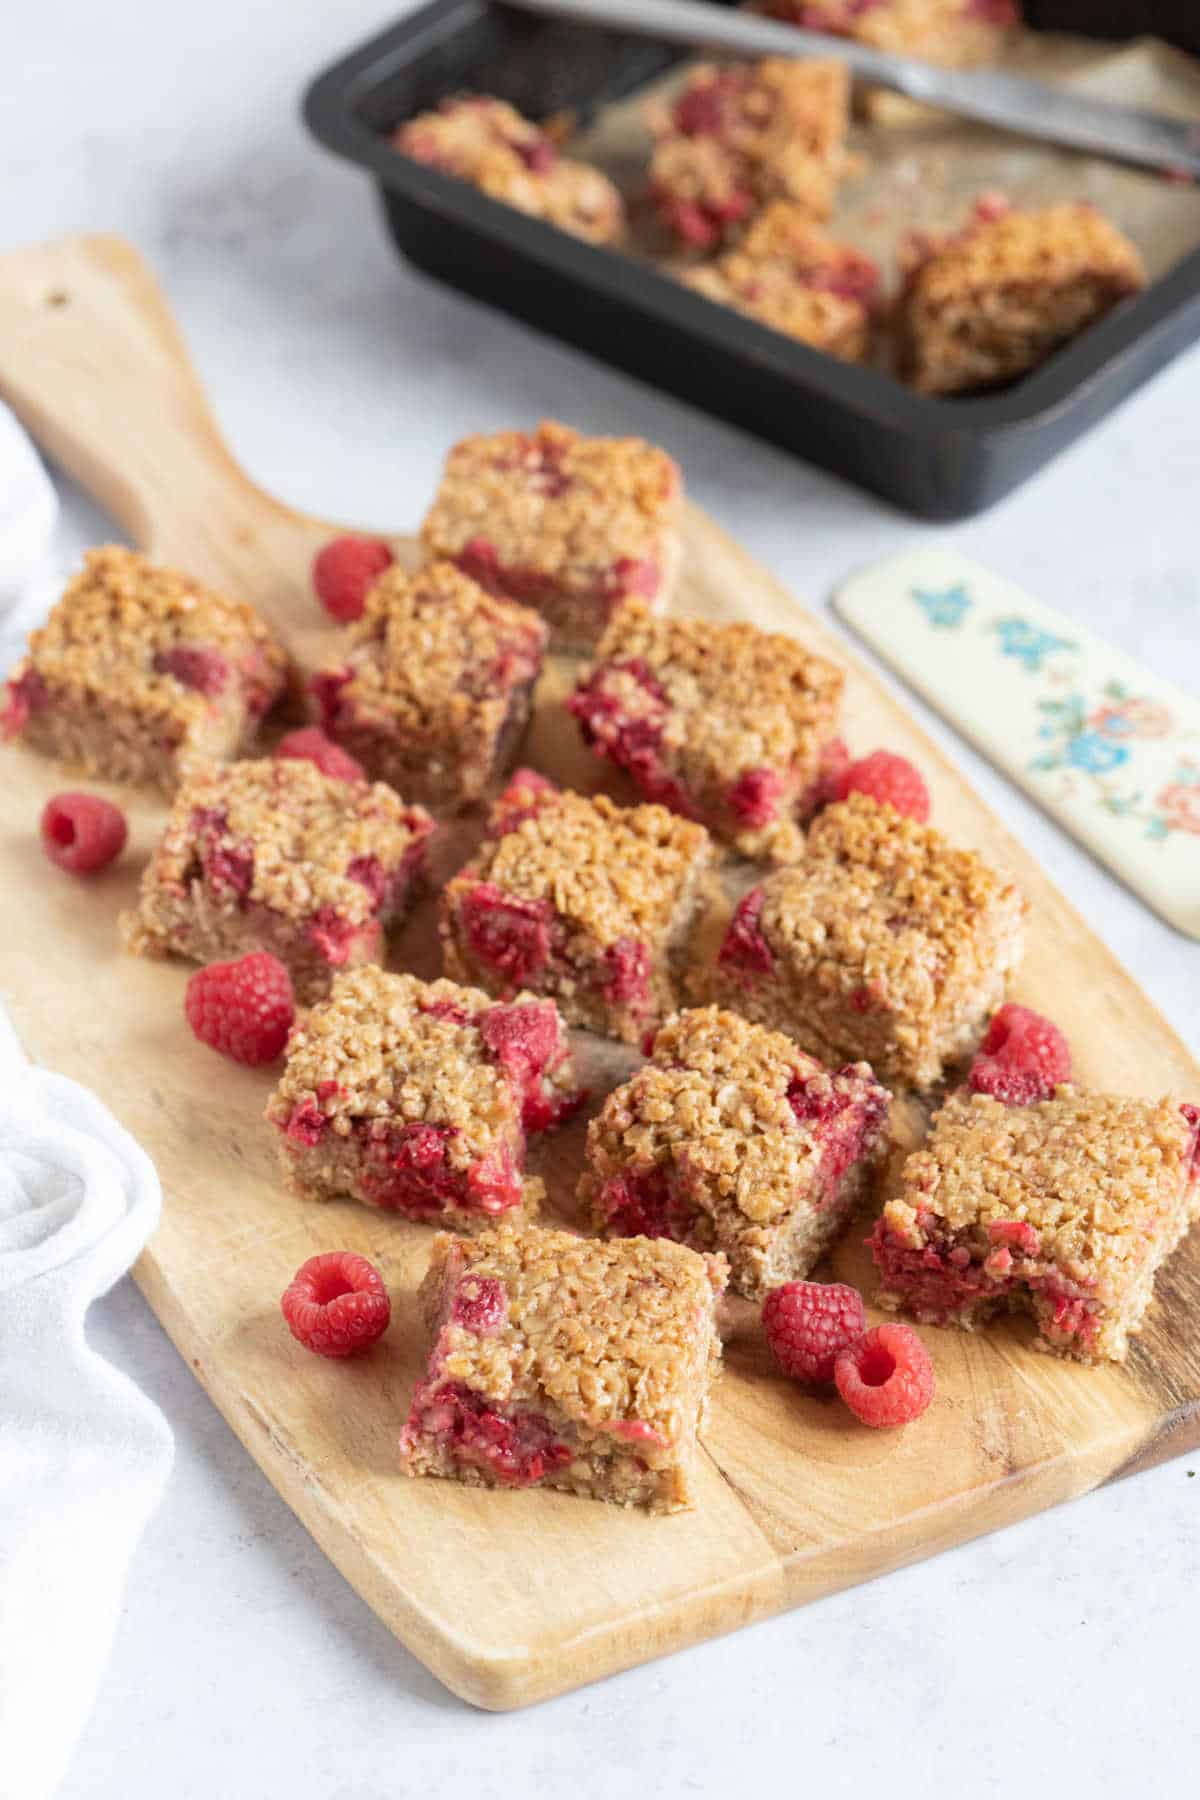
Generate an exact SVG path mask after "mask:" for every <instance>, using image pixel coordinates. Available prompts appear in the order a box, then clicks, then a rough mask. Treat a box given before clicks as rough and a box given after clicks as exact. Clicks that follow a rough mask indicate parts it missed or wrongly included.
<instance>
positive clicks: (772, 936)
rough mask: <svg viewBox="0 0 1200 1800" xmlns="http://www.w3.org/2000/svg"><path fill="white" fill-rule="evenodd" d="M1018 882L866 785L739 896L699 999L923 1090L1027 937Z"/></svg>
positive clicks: (985, 1009) (996, 993) (831, 1057)
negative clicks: (784, 862)
mask: <svg viewBox="0 0 1200 1800" xmlns="http://www.w3.org/2000/svg"><path fill="white" fill-rule="evenodd" d="M1026 912H1027V902H1026V901H1025V899H1024V896H1023V895H1022V893H1021V891H1020V889H1019V888H1018V887H1017V885H1016V883H1015V882H1013V881H1011V880H1010V879H1008V877H1007V876H1005V875H1004V874H1002V873H1000V872H998V871H996V870H994V869H992V868H990V867H989V865H988V864H987V863H986V862H985V861H984V860H983V858H982V857H981V856H979V855H977V854H976V852H974V851H972V850H959V849H956V848H954V847H953V846H952V845H951V844H949V843H948V842H947V840H946V839H945V838H944V837H943V836H942V834H941V833H940V832H939V831H937V830H935V829H934V827H933V826H931V825H921V824H918V823H917V822H916V820H914V819H909V818H905V817H902V815H901V814H900V813H898V812H897V811H896V810H895V808H894V807H892V806H890V805H888V804H887V803H886V802H884V803H882V804H881V803H879V802H878V801H875V800H872V799H870V798H869V797H868V796H867V795H865V794H851V795H850V797H849V799H847V800H844V801H839V802H837V803H836V804H835V805H832V806H827V807H826V808H825V809H824V810H823V811H822V812H820V813H818V815H817V817H816V819H815V820H814V822H813V823H812V825H811V826H810V827H809V829H808V837H807V844H806V850H805V858H804V861H803V862H802V863H800V864H798V865H797V866H796V867H794V868H786V869H779V870H776V871H774V872H773V873H772V874H770V875H768V876H767V878H766V880H765V881H763V882H761V883H760V884H759V885H758V886H757V887H754V888H751V889H750V891H749V892H748V893H747V894H745V895H744V896H743V898H742V899H741V901H740V902H739V903H738V906H737V909H736V911H735V912H734V915H733V918H732V921H731V923H730V926H729V929H728V931H727V932H726V935H725V939H724V942H723V943H722V945H721V948H720V952H719V954H718V956H717V958H716V961H715V964H714V965H713V966H712V967H711V968H710V969H709V970H708V971H707V972H706V977H705V978H704V981H703V985H704V988H705V997H706V998H708V999H711V1000H715V1001H718V1002H719V1003H721V1004H722V1005H726V1006H729V1007H731V1008H733V1009H734V1010H735V1011H737V1012H741V1013H744V1014H745V1015H746V1016H747V1017H748V1018H752V1019H757V1020H758V1021H760V1022H761V1023H763V1024H766V1025H771V1026H773V1027H775V1029H776V1030H779V1031H783V1032H786V1033H787V1034H788V1035H789V1036H791V1037H794V1038H795V1039H796V1041H797V1043H799V1044H800V1045H801V1047H802V1048H803V1049H805V1050H807V1051H809V1052H810V1053H811V1054H812V1055H814V1056H819V1057H821V1058H822V1060H823V1061H825V1062H827V1063H831V1064H837V1063H840V1062H846V1061H863V1062H869V1063H870V1064H871V1066H872V1068H873V1069H874V1070H875V1072H876V1074H877V1075H879V1076H880V1077H881V1079H883V1080H885V1081H889V1082H890V1081H895V1082H900V1083H904V1084H907V1085H909V1086H912V1087H915V1088H928V1087H930V1086H932V1085H933V1084H934V1083H935V1082H936V1081H938V1080H939V1079H940V1077H941V1075H942V1073H943V1071H944V1069H945V1068H946V1066H947V1065H948V1064H952V1063H954V1062H956V1061H958V1060H959V1059H960V1058H962V1057H964V1056H966V1055H967V1054H969V1052H970V1051H972V1050H973V1049H974V1047H975V1045H976V1043H977V1042H978V1040H979V1037H980V1034H981V1032H982V1030H983V1027H984V1024H985V1022H986V1020H987V1019H988V1017H989V1015H990V1014H991V1013H992V1011H993V1010H994V1009H995V1007H996V1006H997V1005H998V1004H999V1002H1000V1000H1001V999H1002V998H1003V994H1004V989H1005V986H1006V983H1007V980H1008V977H1009V975H1010V973H1011V972H1012V971H1013V970H1014V969H1015V968H1016V966H1017V964H1018V963H1019V961H1020V959H1021V955H1022V952H1023V949H1024V922H1025V915H1026Z"/></svg>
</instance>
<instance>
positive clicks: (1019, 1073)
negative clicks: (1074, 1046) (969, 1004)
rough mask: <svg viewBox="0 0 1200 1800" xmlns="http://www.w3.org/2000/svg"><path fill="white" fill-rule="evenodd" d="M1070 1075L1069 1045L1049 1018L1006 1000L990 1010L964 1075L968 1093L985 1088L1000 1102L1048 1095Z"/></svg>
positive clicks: (1018, 1102)
mask: <svg viewBox="0 0 1200 1800" xmlns="http://www.w3.org/2000/svg"><path fill="white" fill-rule="evenodd" d="M1070 1079H1071V1047H1070V1045H1069V1044H1068V1043H1067V1040H1066V1038H1065V1037H1064V1036H1063V1034H1062V1032H1061V1031H1060V1030H1059V1029H1058V1026H1057V1025H1055V1024H1053V1023H1052V1022H1051V1021H1050V1020H1049V1019H1045V1018H1043V1017H1042V1015H1041V1013H1037V1012H1034V1011H1033V1009H1032V1007H1029V1006H1018V1005H1017V1004H1016V1003H1015V1002H1014V1001H1012V1000H1010V1001H1008V1002H1007V1003H1006V1004H1005V1005H1004V1006H1002V1007H1000V1009H999V1010H998V1011H997V1012H995V1013H993V1014H992V1022H991V1024H990V1025H989V1026H988V1028H987V1035H986V1036H985V1037H984V1040H983V1042H982V1043H981V1044H980V1046H979V1049H978V1051H977V1052H976V1055H975V1060H974V1062H973V1063H972V1064H971V1072H970V1074H969V1075H968V1076H967V1086H968V1088H970V1090H971V1092H972V1093H973V1094H990V1095H991V1096H992V1098H993V1099H994V1100H1003V1102H1004V1104H1005V1105H1006V1106H1029V1105H1031V1104H1032V1102H1033V1101H1035V1100H1049V1099H1050V1097H1051V1096H1052V1095H1053V1093H1054V1090H1055V1088H1056V1087H1057V1086H1058V1084H1059V1082H1060V1081H1070Z"/></svg>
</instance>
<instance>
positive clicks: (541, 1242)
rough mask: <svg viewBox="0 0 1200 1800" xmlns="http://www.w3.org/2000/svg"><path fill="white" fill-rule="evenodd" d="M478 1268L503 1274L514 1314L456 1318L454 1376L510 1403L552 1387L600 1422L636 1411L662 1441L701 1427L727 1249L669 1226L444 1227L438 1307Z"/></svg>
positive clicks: (583, 1419)
mask: <svg viewBox="0 0 1200 1800" xmlns="http://www.w3.org/2000/svg"><path fill="white" fill-rule="evenodd" d="M468 1273H470V1274H472V1275H475V1276H477V1277H480V1278H488V1277H490V1278H492V1279H494V1280H496V1281H499V1282H500V1283H501V1284H502V1286H503V1289H504V1295H505V1300H506V1303H507V1316H506V1318H505V1321H504V1324H503V1326H502V1328H501V1330H500V1331H499V1332H497V1333H495V1334H494V1335H489V1336H480V1335H477V1334H476V1333H475V1332H473V1331H470V1330H468V1329H466V1328H465V1327H463V1326H460V1325H455V1324H453V1323H451V1324H449V1325H448V1326H447V1328H446V1331H445V1334H444V1337H443V1340H442V1342H443V1345H444V1348H445V1360H444V1362H443V1364H442V1366H441V1368H440V1370H439V1373H440V1374H441V1375H443V1376H444V1377H445V1378H447V1379H449V1380H452V1381H464V1382H466V1383H467V1384H468V1385H469V1386H470V1387H472V1388H474V1389H476V1390H477V1391H480V1392H482V1393H484V1394H486V1395H487V1396H488V1398H489V1399H492V1400H494V1401H496V1402H497V1403H499V1404H502V1405H503V1404H505V1403H507V1402H508V1401H509V1400H510V1399H517V1400H519V1399H522V1398H525V1397H528V1396H530V1395H533V1394H544V1395H545V1396H546V1397H547V1398H548V1399H549V1400H550V1401H551V1402H553V1404H554V1405H556V1406H557V1407H558V1408H559V1409H560V1410H561V1412H562V1413H563V1414H564V1415H565V1416H566V1417H567V1418H568V1419H571V1420H573V1421H575V1422H576V1423H577V1424H580V1425H583V1426H586V1427H588V1428H589V1429H592V1430H597V1429H602V1428H603V1427H604V1426H605V1425H607V1424H610V1423H611V1422H613V1421H623V1420H637V1421H639V1422H640V1423H641V1424H643V1425H645V1426H647V1427H649V1429H650V1430H651V1431H652V1432H654V1433H656V1434H657V1435H658V1439H659V1445H660V1447H662V1448H665V1447H669V1446H673V1445H676V1444H678V1443H679V1442H680V1441H681V1440H682V1439H684V1438H685V1437H686V1436H687V1435H688V1434H689V1433H690V1432H691V1431H693V1430H694V1429H695V1424H696V1418H697V1414H698V1411H699V1408H700V1405H701V1402H702V1400H703V1396H704V1391H705V1388H706V1387H707V1384H708V1379H709V1376H710V1373H712V1372H715V1366H716V1362H717V1360H718V1359H719V1356H720V1339H719V1338H718V1337H717V1335H716V1331H715V1328H714V1305H715V1301H716V1299H717V1297H718V1296H719V1295H720V1294H721V1293H722V1292H723V1291H724V1288H725V1282H726V1277H727V1267H726V1263H725V1259H724V1257H723V1256H702V1255H700V1254H698V1253H697V1252H696V1251H694V1250H690V1249H687V1248H686V1247H685V1246H684V1245H682V1244H673V1243H669V1242H667V1241H666V1240H665V1239H662V1238H623V1239H620V1240H617V1241H613V1242H599V1241H596V1240H594V1239H590V1238H578V1237H573V1236H571V1235H570V1234H569V1233H568V1232H565V1231H544V1230H538V1229H532V1230H526V1231H520V1230H517V1229H514V1228H513V1227H511V1226H501V1227H500V1228H499V1229H497V1230H496V1231H493V1232H489V1233H486V1234H484V1235H482V1236H480V1237H477V1238H461V1237H450V1236H449V1235H447V1234H446V1233H439V1235H438V1237H437V1238H436V1239H435V1240H434V1249H433V1257H432V1260H431V1263H430V1270H429V1274H428V1275H427V1276H426V1280H425V1284H424V1286H423V1293H424V1295H425V1298H426V1300H427V1301H430V1300H431V1301H432V1302H433V1309H436V1310H437V1311H438V1313H439V1314H440V1303H441V1302H442V1300H443V1299H444V1297H445V1295H446V1290H447V1287H448V1286H450V1285H451V1284H453V1285H456V1284H457V1282H458V1281H459V1280H460V1279H461V1277H462V1276H464V1275H466V1274H468Z"/></svg>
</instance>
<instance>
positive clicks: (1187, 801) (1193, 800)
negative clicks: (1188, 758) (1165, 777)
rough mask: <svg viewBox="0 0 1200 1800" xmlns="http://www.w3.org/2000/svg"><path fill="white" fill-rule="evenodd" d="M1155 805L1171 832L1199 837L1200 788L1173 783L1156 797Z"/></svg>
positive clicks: (1180, 782) (1184, 783) (1178, 782)
mask: <svg viewBox="0 0 1200 1800" xmlns="http://www.w3.org/2000/svg"><path fill="white" fill-rule="evenodd" d="M1157 804H1158V806H1159V807H1160V808H1161V810H1162V812H1163V815H1164V817H1165V818H1166V821H1167V824H1168V826H1169V827H1170V829H1171V830H1172V831H1190V832H1192V833H1194V834H1195V836H1197V837H1200V786H1192V785H1191V784H1190V783H1186V782H1182V781H1173V782H1171V783H1170V785H1169V786H1168V787H1165V788H1164V789H1163V791H1162V793H1161V794H1160V795H1159V796H1158V801H1157Z"/></svg>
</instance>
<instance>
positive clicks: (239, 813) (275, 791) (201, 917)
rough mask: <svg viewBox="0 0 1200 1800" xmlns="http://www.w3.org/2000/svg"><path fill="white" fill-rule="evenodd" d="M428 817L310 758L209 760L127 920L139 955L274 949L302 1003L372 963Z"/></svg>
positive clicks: (204, 956)
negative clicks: (343, 973) (339, 974)
mask: <svg viewBox="0 0 1200 1800" xmlns="http://www.w3.org/2000/svg"><path fill="white" fill-rule="evenodd" d="M433 828H434V825H433V820H432V819H431V818H430V816H429V814H428V813H427V812H425V811H424V810H423V809H422V808H421V807H419V806H406V805H405V803H404V801H403V800H401V798H400V796H399V795H398V794H395V793H393V792H392V790H391V788H389V787H384V786H383V784H382V783H374V784H369V783H367V782H365V781H339V780H336V779H334V778H333V777H332V776H329V775H323V774H322V773H321V772H320V770H319V769H317V768H316V767H315V766H314V765H313V764H312V763H310V762H302V761H294V760H291V759H285V758H265V759H263V760H260V761H257V762H236V763H227V764H223V765H213V766H211V767H209V768H207V769H204V770H202V771H201V772H200V773H199V774H196V775H194V776H192V778H191V779H190V780H189V781H187V782H186V783H185V784H184V786H183V787H182V788H181V789H180V790H179V792H178V794H177V795H176V796H175V802H174V805H173V806H172V808H171V815H170V818H169V819H168V821H167V827H166V830H165V832H164V833H163V836H162V839H161V841H160V843H159V846H158V848H157V850H156V851H155V853H154V855H153V856H152V857H151V859H150V861H149V862H148V863H147V865H146V868H145V871H144V872H143V875H142V884H141V891H140V894H139V898H138V906H137V910H136V912H133V913H129V914H126V915H125V918H124V919H123V920H122V926H123V930H124V934H125V940H126V943H127V945H128V947H129V948H130V949H131V950H133V951H134V952H136V953H137V954H139V955H157V956H166V955H169V954H171V953H174V954H175V955H177V956H186V957H190V958H191V959H192V961H193V962H201V963H207V962H219V961H220V960H222V959H223V958H224V957H229V956H241V955H243V954H244V953H245V952H247V951H250V950H269V951H270V952H271V953H272V954H273V955H275V956H277V957H278V958H279V960H280V962H282V963H283V964H284V965H285V966H286V968H287V969H288V972H289V973H290V975H291V978H292V986H293V988H294V990H295V993H296V997H297V999H298V1000H300V1001H301V1002H302V1003H303V1002H307V1001H309V1000H314V999H316V998H317V997H318V996H319V995H321V994H324V993H325V992H326V991H327V990H328V987H329V983H330V981H331V979H332V977H333V975H334V972H335V971H336V970H338V969H341V968H345V967H348V966H353V965H354V964H357V963H363V962H377V961H378V960H379V959H380V957H381V956H382V954H383V949H384V932H385V931H386V929H387V928H388V926H389V925H391V924H393V923H394V922H396V921H397V920H399V919H400V918H401V917H402V916H403V914H404V911H405V909H406V908H407V906H408V903H409V900H410V898H411V896H412V893H413V888H414V884H415V883H416V881H417V879H418V877H419V875H420V873H421V867H422V863H423V860H424V855H425V846H426V840H427V838H428V837H429V834H430V832H431V831H432V830H433Z"/></svg>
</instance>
